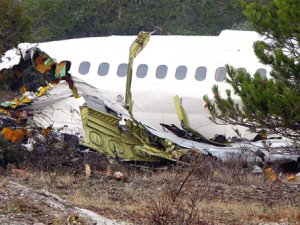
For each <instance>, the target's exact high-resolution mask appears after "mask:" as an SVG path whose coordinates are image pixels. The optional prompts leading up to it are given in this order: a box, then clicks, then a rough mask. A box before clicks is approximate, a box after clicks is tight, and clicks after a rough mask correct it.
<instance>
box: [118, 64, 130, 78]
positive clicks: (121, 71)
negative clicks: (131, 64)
mask: <svg viewBox="0 0 300 225" xmlns="http://www.w3.org/2000/svg"><path fill="white" fill-rule="evenodd" d="M127 66H128V65H127V64H126V63H121V64H120V65H119V67H118V71H117V74H118V76H119V77H125V76H126V74H127Z"/></svg>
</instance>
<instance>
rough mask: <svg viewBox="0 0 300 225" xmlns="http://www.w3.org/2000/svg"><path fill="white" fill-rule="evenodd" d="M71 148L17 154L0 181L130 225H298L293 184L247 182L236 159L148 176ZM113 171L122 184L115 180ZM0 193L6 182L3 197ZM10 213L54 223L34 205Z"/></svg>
mask: <svg viewBox="0 0 300 225" xmlns="http://www.w3.org/2000/svg"><path fill="white" fill-rule="evenodd" d="M73 147H74V146H64V147H61V148H47V147H46V148H44V149H43V151H41V150H36V151H35V150H34V151H32V152H29V151H24V150H23V152H22V156H21V158H22V160H21V162H20V167H21V169H23V170H25V171H26V173H25V172H24V173H17V172H16V171H15V170H13V169H12V167H13V166H12V165H8V167H7V168H6V169H3V168H1V169H0V175H1V178H0V179H2V181H3V180H7V181H9V182H10V181H13V182H17V183H19V184H22V185H25V186H26V187H29V188H33V189H34V190H37V191H39V190H45V191H47V192H50V193H54V194H56V195H57V196H59V197H60V198H62V199H64V200H65V201H67V202H68V204H70V205H72V206H77V207H81V208H85V209H89V210H92V211H93V212H95V213H97V214H100V215H102V216H105V217H106V218H110V219H116V220H119V221H124V222H128V223H132V224H203V225H204V224H205V225H206V224H260V225H262V224H268V222H273V223H275V224H300V222H299V221H300V185H299V184H297V183H295V182H294V183H293V182H291V183H283V182H280V181H275V182H272V181H270V180H268V179H267V178H266V177H265V176H264V175H254V174H252V172H251V171H252V166H253V165H251V164H247V163H246V164H245V162H244V161H243V160H241V159H240V158H239V159H237V158H236V159H235V158H232V159H231V160H230V162H220V161H218V160H211V159H208V158H205V157H198V158H197V160H194V161H193V162H192V163H191V165H189V166H181V165H173V166H170V165H169V166H168V167H166V166H165V167H161V168H159V169H153V168H152V169H147V168H137V167H134V166H131V165H127V164H120V163H118V162H115V161H113V160H108V159H107V158H106V157H105V156H103V155H102V154H99V153H96V152H82V151H75V150H74V149H73ZM86 165H89V166H88V167H89V168H90V169H91V170H90V171H91V172H89V171H87V170H86ZM115 172H121V173H122V174H123V177H121V178H116V176H114V173H115ZM282 179H283V178H282ZM4 188H5V183H4V185H3V184H2V186H1V191H2V192H3V191H4ZM0 203H1V204H0V210H2V212H3V210H4V211H5V210H7V207H6V208H5V207H1V206H3V205H7V202H6V203H5V202H3V199H1V201H0ZM25 206H26V207H25ZM10 209H11V211H10V213H12V214H13V213H14V210H13V209H14V208H13V207H10ZM17 209H18V210H16V213H17V214H18V215H19V216H22V218H23V217H24V218H25V220H26V217H28V218H27V219H28V221H30V217H40V218H41V221H43V223H44V224H54V223H53V221H54V220H53V218H52V217H51V218H52V219H51V220H50V219H49V223H47V218H48V217H47V216H46V215H47V213H46V212H47V210H44V209H43V206H42V205H41V204H40V205H39V206H38V207H35V206H32V204H31V202H30V201H26V202H23V203H22V207H21V206H20V207H17ZM20 209H21V210H20ZM10 215H11V214H10ZM12 218H14V217H12ZM12 222H13V221H12ZM61 223H62V222H61ZM11 224H13V223H11ZM28 224H30V223H28ZM62 224H68V223H67V222H66V221H64V222H63V223H62ZM82 224H84V222H83V223H82ZM86 224H89V223H86Z"/></svg>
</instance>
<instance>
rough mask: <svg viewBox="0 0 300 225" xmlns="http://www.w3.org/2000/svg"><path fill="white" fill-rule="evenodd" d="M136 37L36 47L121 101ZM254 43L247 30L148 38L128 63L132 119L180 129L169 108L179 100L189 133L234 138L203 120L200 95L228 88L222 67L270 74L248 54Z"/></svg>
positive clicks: (228, 128) (255, 36)
mask: <svg viewBox="0 0 300 225" xmlns="http://www.w3.org/2000/svg"><path fill="white" fill-rule="evenodd" d="M135 38H136V36H110V37H95V38H81V39H71V40H63V41H54V42H47V43H40V44H39V46H38V47H39V48H40V49H41V50H42V51H44V52H46V53H47V54H49V55H50V56H51V57H53V58H55V59H56V60H57V61H58V62H59V61H62V60H69V61H71V63H72V65H71V70H70V73H71V75H72V76H74V77H78V78H80V79H82V80H84V81H85V82H87V83H89V84H91V85H93V86H94V87H96V88H99V89H102V90H104V91H107V92H108V93H109V94H113V95H114V96H115V98H116V99H118V98H119V99H122V98H124V95H125V86H126V85H125V84H126V66H125V67H123V68H122V66H124V65H122V64H126V63H127V62H128V58H129V47H130V45H131V44H132V42H133V41H134V40H135ZM257 40H259V35H258V34H257V33H255V32H251V31H229V30H226V31H223V32H222V33H221V34H220V35H219V36H156V35H152V36H151V38H150V41H149V43H148V45H147V46H146V47H145V49H144V50H143V51H142V52H141V53H140V54H139V55H138V56H137V58H136V59H135V61H134V64H133V79H132V93H133V100H134V108H133V113H134V116H135V117H137V118H138V119H142V120H143V121H144V122H145V123H149V124H151V125H153V126H156V127H157V128H158V127H159V123H167V124H172V123H173V124H176V125H179V122H178V118H177V115H176V111H175V107H174V104H173V97H174V96H175V95H178V96H179V97H181V98H182V103H183V106H184V108H185V110H186V112H187V113H188V116H189V120H190V124H191V126H192V127H193V128H195V129H196V130H198V131H199V132H201V133H202V134H204V135H205V136H207V137H211V136H213V135H215V134H224V135H226V136H232V135H234V132H233V130H232V127H231V126H219V125H215V124H213V123H212V122H211V121H210V120H209V119H208V117H209V112H208V110H207V109H205V108H204V102H203V96H204V95H205V94H207V95H208V96H210V97H212V86H213V85H214V84H217V85H218V86H219V89H220V90H221V91H222V92H223V93H224V90H226V89H228V88H230V87H229V85H228V84H227V83H226V82H225V81H222V76H223V74H222V70H223V67H224V66H225V64H229V65H232V66H234V67H236V68H245V69H246V70H247V71H248V72H249V73H250V74H254V73H255V72H256V71H257V70H258V69H263V70H261V71H266V72H267V73H269V71H270V69H269V68H268V67H266V66H264V65H262V64H261V63H260V62H259V61H258V59H257V57H256V56H255V54H254V52H253V42H254V41H257ZM120 65H121V66H120ZM178 67H179V68H178ZM199 67H200V68H199ZM166 69H167V70H166ZM185 71H186V73H185ZM196 71H197V72H196ZM216 71H217V72H216ZM124 73H125V74H124ZM195 74H197V75H196V77H195ZM218 79H219V81H217V80H218ZM244 132H245V130H244V129H241V133H242V134H245V133H244Z"/></svg>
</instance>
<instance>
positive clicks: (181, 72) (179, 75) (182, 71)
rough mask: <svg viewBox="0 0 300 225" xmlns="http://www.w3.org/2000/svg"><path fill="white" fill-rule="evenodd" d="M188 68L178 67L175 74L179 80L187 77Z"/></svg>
mask: <svg viewBox="0 0 300 225" xmlns="http://www.w3.org/2000/svg"><path fill="white" fill-rule="evenodd" d="M186 72H187V67H186V66H178V67H177V69H176V73H175V78H176V79H177V80H183V79H184V78H185V77H186Z"/></svg>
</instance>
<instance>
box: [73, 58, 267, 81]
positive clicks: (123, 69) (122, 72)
mask: <svg viewBox="0 0 300 225" xmlns="http://www.w3.org/2000/svg"><path fill="white" fill-rule="evenodd" d="M90 67H91V64H90V63H89V62H81V63H80V65H79V69H78V72H79V73H80V74H82V75H86V74H88V73H89V71H90ZM109 67H110V65H109V63H106V62H103V63H101V64H100V65H99V67H98V75H99V76H106V75H107V74H108V71H109ZM187 69H188V68H187V67H186V66H178V67H177V69H176V72H175V78H176V79H177V80H184V79H185V78H186V75H187ZM240 69H242V70H245V68H240ZM167 72H168V66H166V65H159V66H158V67H157V68H156V73H155V76H156V78H157V79H164V78H166V76H167ZM256 72H258V73H259V74H260V75H261V76H262V77H266V75H267V71H266V70H265V69H263V68H261V69H258V70H257V71H256ZM147 73H148V65H146V64H140V65H139V66H138V67H137V70H136V76H137V77H138V78H145V77H146V76H147ZM206 73H207V68H206V67H204V66H199V67H198V68H197V69H196V72H195V80H197V81H203V80H204V79H205V78H206ZM126 74H127V64H126V63H121V64H120V65H119V66H118V70H117V75H118V76H119V77H125V76H126ZM225 78H226V68H225V67H218V68H217V69H216V72H215V80H216V81H218V82H222V81H224V80H225Z"/></svg>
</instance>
